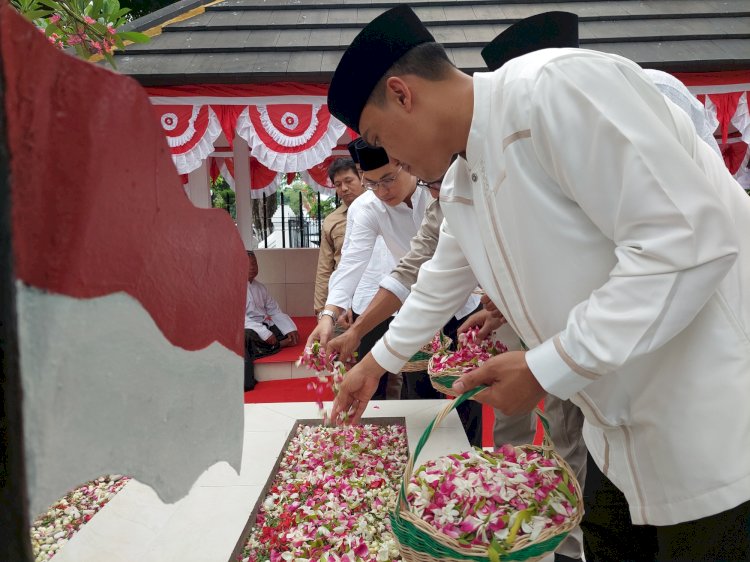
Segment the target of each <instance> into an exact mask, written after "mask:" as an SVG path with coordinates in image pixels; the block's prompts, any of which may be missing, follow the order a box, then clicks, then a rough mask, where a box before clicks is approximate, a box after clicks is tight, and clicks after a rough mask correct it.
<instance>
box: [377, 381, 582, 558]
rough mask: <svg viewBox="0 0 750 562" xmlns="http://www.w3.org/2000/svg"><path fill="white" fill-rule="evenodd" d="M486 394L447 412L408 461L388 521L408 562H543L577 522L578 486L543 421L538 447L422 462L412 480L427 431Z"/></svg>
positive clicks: (465, 397)
mask: <svg viewBox="0 0 750 562" xmlns="http://www.w3.org/2000/svg"><path fill="white" fill-rule="evenodd" d="M484 388H485V387H479V388H476V389H473V390H471V391H469V392H467V393H465V394H463V395H461V396H460V397H458V398H457V399H456V400H454V401H453V402H451V403H449V404H447V405H446V407H445V408H444V409H443V410H442V411H441V412H440V413H439V414H438V416H437V417H436V418H435V420H433V422H432V423H431V424H430V425H429V426H428V428H427V429H426V430H425V432H424V434H423V435H422V437H421V439H420V440H419V443H418V444H417V447H416V450H415V452H414V455H412V456H411V457H410V458H409V462H408V463H407V465H406V468H405V470H404V478H403V481H402V485H401V493H400V496H399V506H398V507H397V509H396V510H395V511H394V512H393V513H392V514H391V526H392V529H393V533H394V535H395V537H396V539H397V541H398V543H399V549H400V552H401V556H402V560H404V561H406V562H428V561H432V560H437V561H448V562H452V561H463V560H476V561H479V560H491V561H495V560H496V561H506V560H541V559H542V558H543V557H544V556H546V555H547V554H549V553H550V552H553V551H554V550H555V549H556V548H557V547H558V546H559V544H560V543H561V542H562V540H563V539H564V538H565V537H566V536H567V534H568V533H569V532H570V531H571V530H572V529H573V528H575V527H576V526H577V525H578V523H579V522H580V519H581V516H582V514H583V505H582V494H581V488H580V485H579V484H578V482H577V481H576V479H575V475H574V473H573V471H572V469H571V468H570V466H569V465H568V464H567V463H566V462H565V460H564V459H562V457H560V456H559V455H558V454H557V453H555V451H554V448H553V444H552V441H551V439H550V438H549V433H548V431H547V430H548V426H547V424H546V420H544V419H543V418H542V425H543V426H544V427H545V437H544V443H543V445H542V446H539V447H538V446H534V445H526V446H522V447H512V446H510V445H505V446H503V447H502V448H501V449H500V451H499V452H498V453H497V454H489V453H486V452H484V451H482V450H481V449H477V450H476V451H475V452H466V453H461V454H456V455H449V456H447V457H442V458H441V459H438V460H436V461H428V463H425V465H422V467H420V468H419V469H418V470H417V471H416V473H415V475H414V477H412V473H413V471H414V461H415V459H416V457H417V456H418V455H419V453H420V451H421V450H422V447H423V446H424V444H425V443H426V442H427V439H429V436H430V434H431V433H432V431H433V430H434V429H435V428H436V427H438V426H439V424H440V422H441V421H442V420H443V419H445V417H446V416H447V415H448V413H449V412H450V411H451V410H452V409H453V408H455V407H456V406H458V405H459V404H461V403H462V402H464V401H465V400H468V399H469V398H471V396H473V395H474V394H476V393H478V392H480V391H481V390H483V389H484ZM540 417H541V416H540ZM427 465H430V468H425V467H426V466H427ZM407 486H408V487H409V493H408V494H407Z"/></svg>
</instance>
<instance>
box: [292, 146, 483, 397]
mask: <svg viewBox="0 0 750 562" xmlns="http://www.w3.org/2000/svg"><path fill="white" fill-rule="evenodd" d="M356 150H357V155H358V158H359V164H360V167H361V169H362V184H363V186H364V187H365V189H366V190H367V192H366V193H364V194H363V195H361V196H360V197H359V198H357V200H356V201H354V203H352V205H351V207H350V208H349V211H348V213H347V215H348V216H347V227H346V237H345V241H344V247H343V250H342V257H341V261H340V262H339V266H338V268H337V269H336V271H335V272H334V273H333V275H332V276H331V279H330V281H329V289H328V298H327V301H326V305H325V307H324V309H323V310H322V311H321V313H320V315H319V317H318V326H317V327H316V328H315V330H313V332H312V334H311V335H310V338H309V339H308V342H307V343H308V345H311V344H312V343H313V342H314V341H320V342H321V344H322V345H323V347H325V346H326V345H327V343H328V341H329V340H330V339H331V337H332V335H333V329H334V325H335V322H336V320H337V319H338V317H339V316H340V315H341V314H342V313H343V312H344V311H345V310H346V309H347V308H348V307H349V304H350V302H351V299H352V295H353V294H354V291H355V290H356V288H357V286H358V284H359V283H360V280H361V278H362V274H363V272H364V270H365V269H366V267H367V264H368V263H369V262H370V260H371V259H372V252H373V245H374V242H375V240H376V239H377V237H378V235H380V236H382V237H383V240H384V241H385V244H386V246H387V247H388V249H389V250H390V252H391V254H393V256H394V257H396V258H397V259H399V258H401V257H403V256H404V255H406V254H407V253H408V252H409V250H410V242H411V240H412V238H413V237H414V236H415V234H417V231H418V229H419V227H420V225H421V224H422V220H423V219H424V216H425V210H426V208H427V206H428V203H429V202H430V200H431V196H430V194H429V192H428V191H427V190H424V189H417V179H416V178H415V177H414V176H412V175H411V174H409V173H407V172H406V171H404V170H403V167H402V166H401V165H400V164H399V163H397V162H393V161H391V160H390V159H389V158H388V154H387V153H386V152H385V151H384V150H383V149H381V148H372V147H369V146H367V145H365V144H364V143H363V144H361V145H358V146H357V147H356ZM402 291H405V292H406V294H408V289H406V288H404V287H402ZM404 298H405V296H404ZM477 304H478V298H477V297H472V298H470V299H468V301H467V302H466V304H465V305H464V306H463V307H462V308H461V310H460V311H459V312H458V313H457V316H458V317H459V318H462V317H464V316H466V315H467V314H469V313H470V312H472V311H473V310H474V309H475V308H476V307H477ZM391 314H392V312H391ZM390 316H391V315H390V314H388V315H386V316H385V318H382V319H381V320H380V322H378V323H376V324H375V325H372V326H370V327H369V329H368V330H367V331H366V332H361V333H362V336H365V335H366V334H372V333H376V334H378V337H377V338H374V339H373V338H369V337H368V338H366V339H367V340H373V341H371V342H370V347H371V344H374V343H375V341H376V340H377V339H378V338H379V337H380V335H382V333H384V332H385V330H386V329H387V326H388V324H389V323H390ZM355 323H356V322H355ZM359 339H365V338H363V337H360V338H359ZM360 343H361V342H358V346H359V352H360V353H362V352H363V349H362V347H361V346H360ZM354 349H356V347H355V348H354ZM354 349H352V352H353V351H354ZM368 351H369V350H368ZM350 355H352V353H347V356H346V357H348V356H350ZM346 357H345V358H346ZM386 378H387V377H386V376H384V377H382V378H381V380H380V383H379V386H378V390H377V391H376V394H375V396H376V397H377V396H385V388H386ZM411 388H412V392H409V391H407V396H409V395H411V394H413V393H414V391H415V389H414V387H413V385H412V387H411Z"/></svg>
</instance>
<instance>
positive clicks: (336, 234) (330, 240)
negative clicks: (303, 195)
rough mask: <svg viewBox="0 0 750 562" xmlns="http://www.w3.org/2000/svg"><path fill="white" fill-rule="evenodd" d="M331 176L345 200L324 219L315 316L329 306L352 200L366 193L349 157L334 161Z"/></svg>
mask: <svg viewBox="0 0 750 562" xmlns="http://www.w3.org/2000/svg"><path fill="white" fill-rule="evenodd" d="M328 177H329V178H330V179H331V182H332V183H333V186H334V188H336V195H338V197H339V199H340V200H341V201H342V205H340V206H339V207H338V208H337V209H336V210H335V211H333V212H332V213H331V214H330V215H328V216H327V217H326V218H325V220H324V221H323V228H322V229H321V234H320V253H319V254H318V270H317V273H316V275H315V315H316V316H317V315H318V314H319V313H320V311H321V310H323V307H324V306H325V304H326V297H327V296H328V280H329V279H330V277H331V274H332V273H333V272H334V270H335V269H336V267H338V265H339V260H340V259H341V248H342V247H343V246H344V235H345V233H346V211H347V209H348V208H349V205H351V203H352V201H354V200H355V199H356V198H357V197H359V196H360V195H362V192H363V191H364V188H363V187H362V181H361V180H360V177H359V172H358V171H357V168H356V166H355V164H354V161H353V160H349V159H348V158H338V159H337V160H335V161H334V162H333V164H331V166H330V168H328Z"/></svg>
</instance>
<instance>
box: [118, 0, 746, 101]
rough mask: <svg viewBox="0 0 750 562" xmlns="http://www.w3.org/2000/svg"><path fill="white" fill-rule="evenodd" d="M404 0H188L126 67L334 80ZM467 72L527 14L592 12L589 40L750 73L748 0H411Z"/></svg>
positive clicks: (688, 68) (687, 65)
mask: <svg viewBox="0 0 750 562" xmlns="http://www.w3.org/2000/svg"><path fill="white" fill-rule="evenodd" d="M400 3H402V2H393V1H388V0H386V1H378V0H219V1H218V2H217V1H214V2H209V3H206V2H205V0H182V1H180V2H177V3H176V4H173V5H171V6H169V7H167V8H164V9H162V10H159V11H158V12H155V13H154V14H150V15H148V16H146V17H144V18H140V19H138V20H135V21H134V22H132V23H131V24H129V26H128V27H129V29H130V30H138V31H144V30H147V29H149V28H153V27H154V26H157V25H161V26H163V28H162V32H161V34H159V35H157V36H155V37H153V38H152V39H151V41H150V42H149V43H146V44H141V45H131V46H129V47H128V48H127V50H126V51H125V52H124V53H122V52H121V53H117V55H116V59H115V60H116V63H117V67H118V70H119V71H120V72H123V73H125V74H129V75H131V76H133V77H134V78H136V79H137V80H138V81H139V82H141V84H143V85H144V86H163V85H184V84H209V83H215V84H253V83H266V82H279V81H284V82H317V83H326V82H328V81H329V80H330V78H331V76H332V74H333V71H334V70H335V68H336V65H337V64H338V61H339V59H340V57H341V55H342V54H343V52H344V50H345V49H346V47H347V46H348V45H349V43H350V42H351V40H352V39H353V38H354V36H355V35H356V34H357V33H358V32H359V30H360V29H361V28H362V27H363V26H364V25H365V24H366V23H368V22H369V21H370V20H372V19H373V18H374V17H375V16H377V15H378V14H380V13H382V12H383V11H384V10H386V9H388V8H391V7H393V6H396V5H398V4H400ZM408 3H409V4H410V5H411V6H412V7H414V9H415V12H416V13H417V15H418V16H419V17H420V18H421V19H422V21H423V22H425V24H426V25H427V27H428V28H429V29H430V31H431V32H432V34H433V35H434V36H435V38H436V39H437V40H438V41H440V42H441V43H442V44H443V45H444V46H445V47H446V50H447V52H448V56H449V57H450V58H451V59H452V60H453V62H454V63H455V64H456V66H458V67H459V68H461V69H463V70H465V71H467V72H473V71H477V70H484V69H485V68H484V64H483V62H482V59H481V57H480V54H479V53H480V50H481V48H482V47H483V46H484V45H485V44H486V43H487V42H489V41H490V40H492V39H493V38H494V37H495V36H496V35H497V34H498V33H500V32H501V31H503V30H504V29H505V28H507V27H508V26H509V25H511V24H512V23H514V22H515V21H518V20H519V19H522V18H524V17H527V16H530V15H533V14H536V13H540V12H544V11H549V10H565V11H570V12H574V13H577V14H578V15H579V16H580V37H581V47H585V48H588V49H596V50H600V51H606V52H611V53H616V54H618V55H622V56H624V57H627V58H629V59H632V60H634V61H636V62H638V63H639V64H640V65H641V66H644V67H647V68H656V69H660V70H665V71H667V72H713V71H724V70H743V69H747V70H750V3H748V1H747V0H722V1H720V0H648V1H640V0H615V1H586V0H572V1H567V2H564V1H563V2H560V1H557V2H553V1H551V0H546V1H545V0H542V1H538V2H522V1H518V0H505V1H499V0H414V1H412V2H408Z"/></svg>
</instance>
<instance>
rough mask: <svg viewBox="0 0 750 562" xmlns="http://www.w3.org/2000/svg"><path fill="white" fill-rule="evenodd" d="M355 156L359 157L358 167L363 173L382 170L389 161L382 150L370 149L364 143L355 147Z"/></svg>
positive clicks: (386, 154)
mask: <svg viewBox="0 0 750 562" xmlns="http://www.w3.org/2000/svg"><path fill="white" fill-rule="evenodd" d="M357 156H358V157H359V167H360V168H362V171H363V172H369V171H370V170H376V169H378V168H382V167H383V166H385V165H386V164H388V163H389V162H390V161H391V160H390V158H388V153H387V152H386V151H385V150H384V149H382V148H380V147H378V148H375V147H372V146H370V145H368V144H366V143H364V142H363V143H362V145H357Z"/></svg>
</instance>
